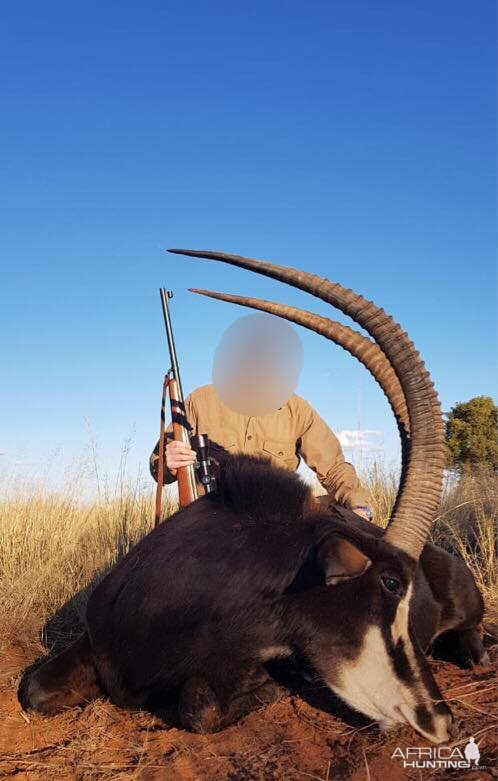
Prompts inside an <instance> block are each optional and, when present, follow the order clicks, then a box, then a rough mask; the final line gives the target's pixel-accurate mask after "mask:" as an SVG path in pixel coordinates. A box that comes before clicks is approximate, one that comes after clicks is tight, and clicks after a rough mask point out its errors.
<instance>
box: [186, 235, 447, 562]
mask: <svg viewBox="0 0 498 781" xmlns="http://www.w3.org/2000/svg"><path fill="white" fill-rule="evenodd" d="M172 251H173V252H175V253H177V254H183V255H189V256H191V257H197V258H206V259H209V260H218V261H221V262H223V263H229V264H231V265H234V266H238V267H240V268H245V269H248V270H251V271H255V272H256V273H259V274H263V275H265V276H268V277H272V278H273V279H277V280H279V281H281V282H286V283H287V284H289V285H292V286H293V287H297V288H300V289H301V290H305V291H306V292H308V293H311V294H312V295H314V296H316V297H317V298H321V299H322V300H323V301H327V302H328V303H330V304H332V305H333V306H335V307H337V308H338V309H340V310H341V311H342V312H344V313H345V314H347V315H349V316H350V317H351V318H352V319H353V320H355V321H356V322H357V323H358V324H359V325H360V326H361V327H362V328H364V329H365V330H366V331H367V332H368V333H369V334H370V335H371V336H372V337H373V338H374V339H375V341H376V342H377V343H378V345H379V347H380V348H381V350H382V351H383V352H384V354H385V355H386V357H387V359H388V361H389V362H390V363H391V365H392V367H393V369H394V371H395V372H396V375H397V377H398V380H399V382H400V385H401V387H402V389H403V393H404V395H405V399H406V404H407V407H408V414H409V416H410V434H411V449H410V453H409V457H408V463H407V464H406V467H405V468H404V469H403V472H402V475H401V483H400V491H399V492H398V497H397V500H396V505H395V508H394V511H393V513H392V515H391V519H390V522H389V526H388V528H387V530H386V534H385V538H386V540H388V541H389V542H390V543H392V544H393V545H395V546H397V547H398V548H400V549H402V550H404V551H405V552H406V553H408V554H409V555H411V556H412V557H414V558H415V559H416V558H418V557H419V556H420V553H421V552H422V548H423V546H424V544H425V542H426V539H427V536H428V534H429V531H430V528H431V526H432V522H433V520H434V516H435V514H436V511H437V509H438V505H439V502H440V498H441V487H442V479H443V470H444V465H445V460H446V446H445V439H444V429H443V419H442V414H441V407H440V405H439V401H438V397H437V394H436V391H435V389H434V386H433V384H432V382H431V379H430V376H429V373H428V372H427V370H426V369H425V366H424V363H423V361H422V360H421V358H420V356H419V354H418V352H417V350H416V349H415V347H414V345H413V343H412V342H411V341H410V339H409V338H408V336H407V334H406V333H405V332H404V331H403V330H402V329H401V327H400V326H399V325H398V324H397V323H396V322H395V321H394V320H393V319H392V318H391V317H390V316H389V315H387V314H386V313H385V312H384V310H383V309H381V308H380V307H378V306H376V305H375V304H374V303H373V302H371V301H367V300H366V299H365V298H363V296H360V295H358V294H357V293H355V292H353V291H352V290H349V289H347V288H344V287H342V285H339V284H338V283H335V282H330V281H329V280H328V279H324V278H323V277H319V276H317V275H316V274H309V273H307V272H304V271H298V270H296V269H292V268H287V267H284V266H279V265H277V264H274V263H268V262H266V261H259V260H253V259H251V258H244V257H242V256H240V255H228V254H225V253H221V252H212V251H199V250H172Z"/></svg>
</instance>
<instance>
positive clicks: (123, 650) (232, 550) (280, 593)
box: [20, 456, 482, 731]
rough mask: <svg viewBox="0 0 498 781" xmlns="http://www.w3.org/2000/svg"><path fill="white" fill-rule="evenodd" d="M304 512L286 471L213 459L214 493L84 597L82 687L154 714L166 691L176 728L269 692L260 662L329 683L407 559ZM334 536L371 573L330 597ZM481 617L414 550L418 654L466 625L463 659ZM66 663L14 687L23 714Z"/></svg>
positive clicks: (226, 716) (337, 520)
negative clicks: (279, 659) (387, 577)
mask: <svg viewBox="0 0 498 781" xmlns="http://www.w3.org/2000/svg"><path fill="white" fill-rule="evenodd" d="M310 503H311V497H310V494H309V489H308V488H307V487H306V486H305V485H304V484H303V482H302V481H301V480H300V479H299V478H298V477H297V476H296V475H295V474H293V473H291V472H288V471H285V470H281V469H278V468H276V467H273V466H271V465H270V463H269V462H268V461H266V460H264V459H257V458H252V457H248V456H236V457H232V458H230V459H228V460H227V461H225V462H222V463H221V464H220V473H219V475H218V491H217V493H216V494H210V495H208V496H206V497H203V498H201V499H199V500H198V501H197V502H195V503H194V504H192V505H190V506H189V507H187V508H185V509H183V510H180V511H179V512H178V513H176V514H175V515H174V516H173V517H171V518H168V519H166V520H165V521H164V522H163V523H162V524H161V525H160V526H158V527H157V528H156V529H155V530H154V531H152V532H151V533H150V534H148V535H147V536H146V537H145V538H144V539H143V540H142V541H141V542H140V543H139V544H138V545H137V546H136V547H135V548H134V549H133V550H132V551H131V552H130V553H129V554H128V555H127V556H125V557H124V558H123V559H122V560H121V561H120V562H119V563H118V564H117V565H116V566H115V567H114V568H113V569H112V570H111V572H110V573H109V574H108V575H107V576H106V577H105V578H104V579H103V580H102V581H101V582H100V583H99V584H98V585H97V587H96V588H95V590H94V592H93V594H92V595H91V597H90V600H89V603H88V608H87V617H86V620H87V635H86V640H82V641H80V645H79V646H78V648H79V649H80V650H79V656H78V660H79V661H78V664H80V662H81V658H82V651H81V649H83V650H84V653H85V654H87V656H86V657H85V658H87V659H88V660H89V661H88V662H87V664H88V665H89V666H90V667H91V668H92V671H93V672H90V673H89V678H90V680H91V681H92V686H94V685H95V679H96V677H98V680H99V681H100V685H101V686H102V689H103V690H104V692H106V693H107V694H108V695H109V696H110V697H111V699H112V700H113V701H114V702H115V703H116V704H118V705H123V706H132V707H141V708H149V709H150V710H153V711H154V712H159V713H161V710H162V708H163V706H164V704H165V703H166V702H167V700H168V698H169V697H170V695H171V693H172V692H177V693H178V694H179V702H180V705H179V712H180V718H181V720H182V723H183V724H184V726H185V727H187V728H190V729H194V730H197V731H203V730H212V729H220V728H222V727H224V726H226V725H227V724H229V723H231V722H232V721H233V720H234V719H236V718H239V717H240V716H241V715H243V714H244V713H245V712H247V711H248V710H250V709H251V708H253V707H255V704H256V703H258V702H268V701H270V700H271V699H272V698H273V697H274V696H277V694H278V689H277V688H276V687H275V684H274V683H273V682H272V681H271V680H270V679H269V677H268V673H267V671H266V669H265V667H264V664H263V662H264V659H265V652H267V653H269V654H270V656H271V654H272V653H278V649H279V648H282V649H287V650H288V652H289V653H297V654H299V655H301V656H303V657H304V658H305V659H307V661H308V662H309V663H311V664H312V665H313V666H314V667H315V669H316V670H317V671H318V673H319V674H320V675H322V676H323V677H325V678H326V679H327V680H328V681H329V682H330V681H333V680H334V675H335V668H334V664H335V662H334V659H337V660H339V659H341V658H344V657H349V658H354V656H355V653H356V652H357V650H356V649H357V648H358V647H359V645H361V638H362V636H363V633H364V631H365V628H366V626H367V625H369V623H372V622H377V623H379V625H381V626H388V623H389V614H390V611H391V607H390V605H389V600H388V598H387V597H386V595H385V594H384V593H383V591H382V589H381V588H380V586H379V579H380V576H381V575H382V574H383V573H385V572H388V573H391V574H393V573H394V574H395V575H396V577H398V578H399V580H400V582H401V583H402V584H403V587H404V588H406V587H407V585H408V583H409V582H410V580H411V579H412V576H413V562H412V561H411V560H410V558H409V557H408V556H406V555H405V554H403V553H402V552H401V551H398V550H396V549H394V548H392V547H391V546H390V545H388V544H387V543H386V542H385V541H384V540H383V537H382V531H381V530H380V529H378V528H377V527H376V526H374V525H372V524H369V523H367V522H366V521H363V520H362V519H360V518H359V517H358V516H357V515H355V514H354V513H352V512H350V511H347V510H344V509H343V508H342V509H340V508H335V509H331V510H330V511H327V512H324V511H320V512H311V511H310ZM344 538H345V539H347V540H349V541H350V542H352V543H353V544H354V545H355V546H356V547H357V548H358V549H359V550H360V551H362V552H363V553H364V554H365V555H366V556H368V557H369V559H370V560H371V562H372V564H371V566H370V567H369V568H368V569H367V570H366V572H365V573H364V574H363V575H362V576H361V577H357V578H353V579H351V580H349V581H347V582H345V583H340V584H338V585H336V586H334V587H332V588H330V587H328V586H326V585H325V570H326V565H327V561H328V560H330V558H331V557H332V558H333V557H334V556H335V552H336V547H337V545H338V541H339V540H341V539H344ZM457 586H458V590H456V588H457ZM463 592H465V594H464V593H463ZM394 612H395V606H394V605H393V607H392V615H394ZM481 616H482V599H481V597H480V595H479V592H478V590H477V588H476V586H475V583H474V581H473V579H472V576H471V574H470V572H469V571H468V570H467V569H466V568H465V566H464V565H463V563H462V562H457V560H456V559H453V558H452V557H450V556H448V554H446V553H444V552H443V551H442V550H440V549H438V548H435V547H434V546H426V548H425V550H424V553H423V555H422V558H421V561H420V565H419V566H418V568H417V571H416V574H415V595H414V597H413V599H412V603H411V611H410V618H411V624H412V629H413V632H414V633H415V635H416V636H417V638H418V641H419V643H420V645H421V646H422V648H424V649H426V648H427V647H428V645H429V643H430V642H431V641H432V640H433V639H434V637H436V636H437V635H438V634H439V633H440V631H441V627H443V628H444V631H449V630H452V631H458V630H459V629H460V627H465V629H466V631H470V632H471V633H472V632H473V633H474V634H472V635H471V637H470V639H469V642H470V643H471V644H472V645H473V657H474V658H475V656H476V655H479V653H480V649H479V647H477V650H476V647H475V646H476V642H477V641H476V636H477V638H478V635H476V629H475V627H476V625H477V623H478V622H479V621H480V619H481ZM478 642H480V640H479V638H478ZM481 648H482V646H481ZM88 649H91V653H90V654H88ZM267 649H273V651H272V650H270V651H267ZM275 649H276V650H275ZM68 653H69V657H70V655H71V652H65V656H64V657H63V658H62V659H61V658H60V657H56V658H55V659H54V660H52V661H51V662H49V663H48V664H47V665H45V666H44V667H42V668H41V670H40V671H37V672H35V673H33V674H32V675H31V676H29V677H28V679H27V680H24V681H23V682H22V684H21V688H20V699H21V704H22V705H23V707H25V708H29V707H34V708H38V709H39V710H42V711H44V710H45V712H47V711H46V709H45V705H44V703H46V702H47V696H45V694H46V692H47V691H49V692H52V691H53V690H56V689H57V687H58V686H59V688H60V687H62V689H63V688H64V685H63V682H62V679H63V678H64V676H65V677H66V678H67V669H66V668H67V659H68ZM420 655H421V656H422V654H420ZM76 656H77V654H76V653H75V659H76ZM393 659H394V660H395V663H396V665H398V666H399V667H400V670H401V668H403V667H404V666H406V665H405V661H404V654H403V653H402V649H400V648H398V649H397V650H396V649H393ZM421 664H422V665H423V664H426V663H425V662H421ZM401 671H402V672H403V674H404V675H405V676H406V675H408V672H406V671H404V670H401ZM427 675H428V676H430V673H429V670H428V667H427ZM424 677H425V674H424ZM58 682H59V683H58ZM434 689H435V695H434V696H435V697H436V698H437V696H439V697H440V693H439V692H438V690H437V687H435V684H434ZM42 690H43V691H42ZM40 692H41V693H40ZM92 692H93V693H92V696H95V693H94V690H92ZM49 699H50V698H49ZM54 701H57V703H60V697H59V698H56V699H54V698H53V697H52V699H51V702H54ZM73 703H74V699H73V700H72V701H71V704H73ZM48 712H51V711H48Z"/></svg>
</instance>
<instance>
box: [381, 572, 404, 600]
mask: <svg viewBox="0 0 498 781" xmlns="http://www.w3.org/2000/svg"><path fill="white" fill-rule="evenodd" d="M380 580H381V583H382V585H383V587H384V588H385V590H386V591H387V592H388V593H389V594H392V595H393V596H396V597H400V596H401V595H402V593H403V587H402V585H401V581H400V580H399V578H395V577H393V576H392V575H382V577H381V579H380Z"/></svg>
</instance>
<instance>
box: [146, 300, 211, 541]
mask: <svg viewBox="0 0 498 781" xmlns="http://www.w3.org/2000/svg"><path fill="white" fill-rule="evenodd" d="M160 295H161V304H162V309H163V317H164V326H165V328H166V338H167V341H168V349H169V355H170V360H171V368H170V369H169V371H168V372H167V373H166V375H165V377H164V382H163V393H162V399H161V426H160V432H159V459H158V468H157V490H156V508H155V525H156V526H157V524H158V523H159V520H160V518H161V499H162V488H163V483H164V468H165V463H164V462H165V444H166V441H165V440H166V432H165V409H166V396H167V395H168V396H169V402H170V408H171V423H172V428H173V439H176V440H178V441H180V442H185V444H187V445H188V446H189V447H191V448H192V449H193V450H195V451H196V453H197V462H196V464H192V465H191V466H180V467H178V469H177V480H178V497H179V501H180V506H181V507H185V505H187V504H190V503H191V502H194V501H195V500H196V499H197V498H198V495H199V494H198V490H197V481H196V470H197V471H198V472H199V479H200V482H201V484H202V485H203V486H204V492H205V493H210V492H211V491H213V490H214V478H213V476H212V475H211V472H210V460H209V439H208V437H207V435H206V434H198V435H197V436H191V435H190V432H191V430H192V427H191V425H190V424H189V422H188V420H187V415H186V412H185V399H184V396H183V389H182V382H181V379H180V370H179V368H178V359H177V356H176V347H175V340H174V337H173V329H172V327H171V318H170V314H169V306H168V301H169V299H170V298H173V293H172V291H171V290H166V289H165V288H163V287H162V288H160Z"/></svg>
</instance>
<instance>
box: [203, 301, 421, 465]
mask: <svg viewBox="0 0 498 781" xmlns="http://www.w3.org/2000/svg"><path fill="white" fill-rule="evenodd" d="M190 291H191V292H192V293H199V294H200V295H201V296H207V297H208V298H215V299H217V300H218V301H226V302H227V303H230V304H239V305H240V306H246V307H250V308H251V309H259V310H260V311H261V312H268V314H271V315H277V316H278V317H283V318H285V319H286V320H290V322H292V323H296V324H297V325H301V326H303V328H307V329H308V330H309V331H314V333H317V334H320V335H321V336H325V338H326V339H330V340H331V341H332V342H335V344H337V345H339V347H342V348H343V350H346V351H347V352H348V353H349V354H350V355H352V356H353V357H354V358H357V359H358V360H359V361H360V362H361V363H362V364H363V365H364V366H365V368H366V369H367V370H368V371H369V372H370V374H371V375H372V376H373V378H374V379H375V380H376V381H377V382H378V384H379V385H380V387H381V388H382V390H383V391H384V394H385V395H386V397H387V400H388V401H389V404H390V405H391V409H392V411H393V413H394V416H395V418H396V421H397V423H398V429H399V433H400V437H401V441H402V445H403V452H405V451H406V447H407V446H408V440H409V437H410V418H409V416H408V409H407V407H406V401H405V396H404V393H403V389H402V388H401V385H400V384H399V380H398V378H397V376H396V373H395V371H394V369H393V367H392V366H391V364H390V363H389V361H388V360H387V358H386V356H385V355H384V353H383V352H382V350H381V349H380V347H379V345H378V344H376V343H375V342H372V340H371V339H368V337H366V336H363V335H362V334H360V333H358V332H357V331H354V330H353V329H352V328H349V327H348V326H347V325H342V323H337V322H335V321H334V320H329V319H328V318H327V317H321V316H320V315H316V314H314V313H313V312H308V311H306V310H305V309H298V308H297V307H294V306H287V305H286V304H279V303H277V302H275V301H266V300H264V299H262V298H252V297H250V296H235V295H232V294H231V293H215V292H213V291H212V290H200V289H198V288H190Z"/></svg>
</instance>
